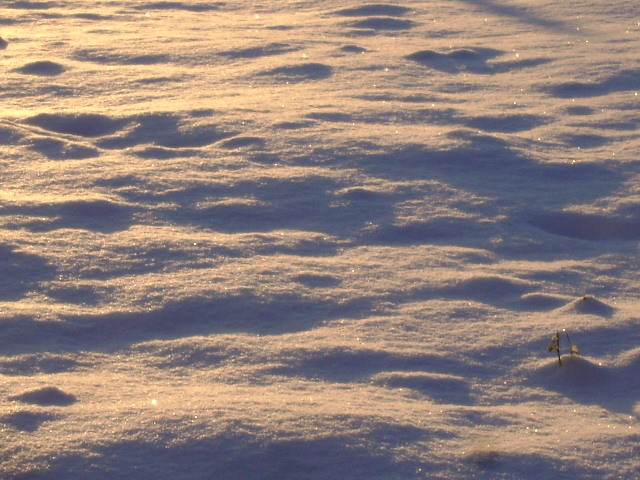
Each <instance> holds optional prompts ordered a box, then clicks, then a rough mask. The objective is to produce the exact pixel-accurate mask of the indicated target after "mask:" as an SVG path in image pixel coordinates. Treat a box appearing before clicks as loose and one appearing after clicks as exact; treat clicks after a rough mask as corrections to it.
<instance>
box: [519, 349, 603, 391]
mask: <svg viewBox="0 0 640 480" xmlns="http://www.w3.org/2000/svg"><path fill="white" fill-rule="evenodd" d="M561 359H562V365H560V364H559V363H558V361H557V359H553V360H548V361H547V362H545V363H544V364H543V365H542V366H540V367H538V368H537V369H536V370H535V371H534V374H533V375H532V377H531V379H532V380H534V381H536V382H537V383H541V384H544V385H547V386H555V387H562V386H566V387H589V386H602V384H603V383H605V382H606V381H607V380H608V378H609V375H608V371H607V369H606V368H605V367H603V366H602V365H601V364H599V363H593V362H591V361H590V360H587V359H586V358H584V357H580V356H578V355H562V357H561Z"/></svg>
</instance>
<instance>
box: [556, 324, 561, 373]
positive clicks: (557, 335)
mask: <svg viewBox="0 0 640 480" xmlns="http://www.w3.org/2000/svg"><path fill="white" fill-rule="evenodd" d="M556 338H557V339H558V344H557V345H556V346H557V347H558V348H557V350H556V352H558V363H559V364H560V366H562V358H560V332H558V331H556Z"/></svg>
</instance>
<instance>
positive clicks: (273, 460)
mask: <svg viewBox="0 0 640 480" xmlns="http://www.w3.org/2000/svg"><path fill="white" fill-rule="evenodd" d="M329 420H330V421H331V419H329ZM350 420H351V421H353V422H354V424H355V425H360V426H361V425H363V424H364V425H365V428H364V429H362V427H361V428H360V430H361V431H356V432H355V433H353V432H349V433H348V434H347V433H341V432H340V431H339V430H338V431H337V432H335V433H334V434H333V435H330V436H322V437H316V438H314V437H313V436H311V437H309V436H305V437H303V438H278V437H275V438H273V436H271V438H269V439H268V440H267V439H266V436H263V437H262V438H259V437H258V436H257V435H256V436H254V435H251V434H249V433H245V432H246V431H247V430H250V429H253V428H252V427H251V426H250V425H247V426H246V428H243V426H242V425H237V426H236V428H234V429H231V428H229V429H228V430H226V431H223V432H221V433H218V434H217V435H216V434H213V435H211V436H209V437H207V436H206V435H200V436H198V437H199V438H195V437H194V438H189V439H181V440H180V441H175V440H176V439H174V438H171V436H170V435H168V434H161V435H159V436H158V438H157V439H156V440H155V441H149V442H145V441H144V440H138V441H136V440H119V441H114V442H108V443H104V444H102V445H95V446H94V447H93V451H92V452H90V454H86V453H72V454H69V453H66V454H65V453H62V454H60V455H58V456H57V457H55V458H52V459H48V460H47V462H46V463H47V465H46V467H45V468H43V469H42V470H39V469H34V470H32V471H31V472H28V473H29V476H28V477H26V476H25V477H24V478H30V479H35V480H50V479H51V480H52V479H58V478H66V479H70V480H71V479H81V478H91V479H93V480H112V479H113V478H145V479H146V478H207V479H212V480H215V479H220V480H222V479H225V480H226V479H232V478H234V479H241V478H245V479H249V478H250V479H255V480H282V479H283V478H287V479H290V480H308V479H309V478H336V479H338V478H378V476H379V474H380V472H393V476H394V478H413V475H414V474H415V472H416V471H417V470H418V469H419V467H421V466H422V467H424V466H425V465H424V464H423V463H418V462H417V461H416V460H412V459H398V458H397V457H395V456H394V454H393V451H394V449H395V448H399V447H401V446H403V445H407V444H411V443H415V442H425V441H428V440H430V439H432V438H434V439H435V438H436V437H443V436H445V435H446V433H444V432H440V431H437V430H429V429H423V428H417V427H413V426H406V425H397V424H390V423H388V422H384V423H383V422H379V423H375V422H374V421H372V420H371V419H368V418H365V417H363V418H360V419H359V418H358V417H345V418H339V419H335V420H333V421H334V422H338V423H340V424H341V425H344V424H346V423H348V422H349V421H350ZM310 421H313V419H310ZM319 421H322V420H319Z"/></svg>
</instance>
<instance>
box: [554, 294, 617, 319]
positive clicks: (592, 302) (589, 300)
mask: <svg viewBox="0 0 640 480" xmlns="http://www.w3.org/2000/svg"><path fill="white" fill-rule="evenodd" d="M560 310H563V311H566V312H567V313H577V314H581V315H598V316H601V317H610V316H611V315H613V312H614V311H615V308H614V307H612V306H611V305H608V304H606V303H605V302H603V301H602V300H598V299H597V298H595V297H593V296H591V295H585V296H583V297H580V298H577V299H575V300H574V301H572V302H570V303H568V304H567V305H565V306H564V307H561V308H560Z"/></svg>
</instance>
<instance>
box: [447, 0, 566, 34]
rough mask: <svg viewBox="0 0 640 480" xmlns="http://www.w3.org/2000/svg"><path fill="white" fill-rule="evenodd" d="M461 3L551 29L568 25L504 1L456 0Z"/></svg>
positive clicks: (563, 27) (563, 28)
mask: <svg viewBox="0 0 640 480" xmlns="http://www.w3.org/2000/svg"><path fill="white" fill-rule="evenodd" d="M458 1H460V2H463V3H468V4H471V5H473V6H476V7H480V8H482V9H483V10H485V11H487V12H490V13H492V14H494V15H500V16H503V17H509V18H513V19H515V20H517V21H519V22H523V23H528V24H530V25H536V26H539V27H544V28H546V29H551V30H560V29H562V30H568V29H569V28H568V25H567V24H566V23H564V22H561V21H559V20H551V19H547V18H543V17H540V16H538V15H535V14H534V13H533V12H531V10H530V9H528V8H526V7H517V6H514V5H505V4H504V3H500V2H497V1H495V0H458Z"/></svg>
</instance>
